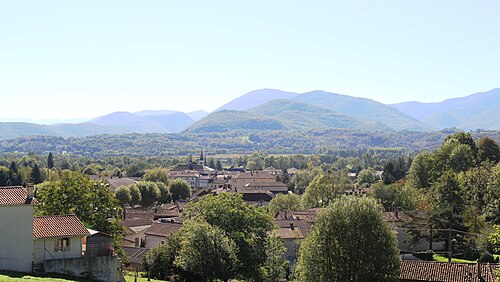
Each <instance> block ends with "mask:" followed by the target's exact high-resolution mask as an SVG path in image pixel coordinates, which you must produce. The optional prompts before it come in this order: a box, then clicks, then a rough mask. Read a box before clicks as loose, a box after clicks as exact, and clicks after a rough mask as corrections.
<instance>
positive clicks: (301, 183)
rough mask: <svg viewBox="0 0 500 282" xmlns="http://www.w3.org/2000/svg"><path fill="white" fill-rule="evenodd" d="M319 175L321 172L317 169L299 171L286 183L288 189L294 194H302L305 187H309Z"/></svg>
mask: <svg viewBox="0 0 500 282" xmlns="http://www.w3.org/2000/svg"><path fill="white" fill-rule="evenodd" d="M321 173H322V171H321V169H319V168H315V169H312V170H299V171H297V172H295V173H294V175H293V176H292V178H291V179H290V181H289V182H288V189H289V190H291V191H293V192H294V193H295V194H299V195H300V194H303V193H304V192H305V190H306V188H307V186H309V184H310V183H311V182H312V181H313V179H314V178H315V177H316V176H318V175H319V174H321Z"/></svg>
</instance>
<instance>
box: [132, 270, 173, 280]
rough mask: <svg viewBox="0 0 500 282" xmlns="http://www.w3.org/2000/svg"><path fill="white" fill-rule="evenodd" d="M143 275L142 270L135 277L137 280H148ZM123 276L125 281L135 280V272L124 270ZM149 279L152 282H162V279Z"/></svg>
mask: <svg viewBox="0 0 500 282" xmlns="http://www.w3.org/2000/svg"><path fill="white" fill-rule="evenodd" d="M143 275H145V273H144V272H139V277H137V282H146V281H148V278H144V277H141V276H143ZM124 276H125V281H127V282H135V280H134V279H135V272H133V271H127V270H125V273H124ZM151 281H152V282H162V281H164V280H156V279H151Z"/></svg>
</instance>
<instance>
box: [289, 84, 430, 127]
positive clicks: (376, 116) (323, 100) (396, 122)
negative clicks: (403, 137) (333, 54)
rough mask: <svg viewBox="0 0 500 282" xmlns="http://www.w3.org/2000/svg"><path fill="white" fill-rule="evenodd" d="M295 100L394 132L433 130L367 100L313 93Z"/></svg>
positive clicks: (398, 112)
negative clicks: (377, 123)
mask: <svg viewBox="0 0 500 282" xmlns="http://www.w3.org/2000/svg"><path fill="white" fill-rule="evenodd" d="M294 100H297V101H301V102H303V103H308V104H311V105H316V106H319V107H323V108H327V109H330V110H333V111H335V112H338V113H341V114H345V115H349V116H353V117H357V118H360V119H364V120H369V121H372V122H379V123H382V124H385V125H386V126H387V127H389V128H392V129H394V130H415V131H429V130H432V128H431V127H430V126H428V125H426V124H424V123H422V122H420V121H418V120H416V119H415V118H412V117H410V116H408V115H407V114H405V113H402V112H400V111H399V110H397V109H395V108H393V107H391V106H387V105H385V104H382V103H379V102H376V101H373V100H370V99H365V98H358V97H352V96H347V95H341V94H336V93H330V92H325V91H312V92H307V93H304V94H301V95H299V96H297V97H295V98H294Z"/></svg>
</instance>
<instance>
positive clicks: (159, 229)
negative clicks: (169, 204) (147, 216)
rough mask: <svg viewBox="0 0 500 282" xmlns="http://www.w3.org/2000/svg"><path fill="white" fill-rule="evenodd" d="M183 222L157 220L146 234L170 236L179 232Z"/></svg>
mask: <svg viewBox="0 0 500 282" xmlns="http://www.w3.org/2000/svg"><path fill="white" fill-rule="evenodd" d="M181 227H182V224H181V223H178V222H165V223H159V222H155V223H153V225H151V227H149V229H148V230H147V231H146V233H145V234H146V235H155V236H161V237H168V236H170V235H172V234H173V233H175V232H177V231H178V230H179V229H181Z"/></svg>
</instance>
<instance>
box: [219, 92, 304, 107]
mask: <svg viewBox="0 0 500 282" xmlns="http://www.w3.org/2000/svg"><path fill="white" fill-rule="evenodd" d="M297 95H299V93H295V92H287V91H282V90H277V89H267V88H266V89H259V90H254V91H250V92H248V93H246V94H244V95H243V96H240V97H238V98H236V99H234V100H232V101H230V102H229V103H227V104H224V105H223V106H221V107H220V108H218V109H217V110H216V111H221V110H236V111H245V110H249V109H251V108H253V107H257V106H260V105H262V104H265V103H267V102H269V101H271V100H275V99H292V98H293V97H295V96H297Z"/></svg>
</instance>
